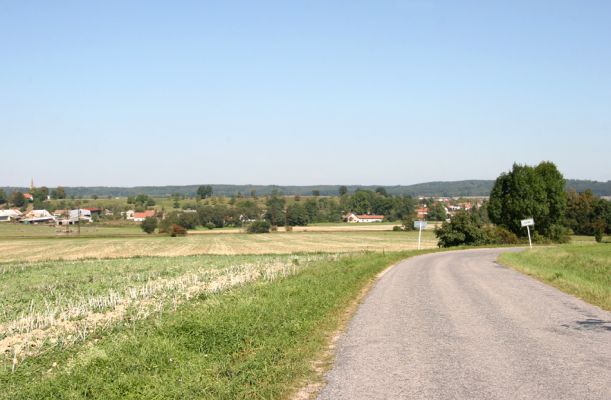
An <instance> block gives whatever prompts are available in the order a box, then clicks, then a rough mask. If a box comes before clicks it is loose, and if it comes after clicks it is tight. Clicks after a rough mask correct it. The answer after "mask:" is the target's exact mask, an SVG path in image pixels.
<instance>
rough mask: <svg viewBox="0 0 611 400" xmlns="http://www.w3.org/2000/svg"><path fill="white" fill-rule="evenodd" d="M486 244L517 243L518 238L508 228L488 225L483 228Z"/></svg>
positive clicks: (518, 241)
mask: <svg viewBox="0 0 611 400" xmlns="http://www.w3.org/2000/svg"><path fill="white" fill-rule="evenodd" d="M484 232H485V234H486V242H487V243H488V244H518V243H520V239H519V238H518V236H517V235H516V234H515V233H513V232H511V231H510V230H508V229H506V228H503V227H502V226H496V225H490V226H488V227H486V228H484Z"/></svg>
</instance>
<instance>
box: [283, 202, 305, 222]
mask: <svg viewBox="0 0 611 400" xmlns="http://www.w3.org/2000/svg"><path fill="white" fill-rule="evenodd" d="M307 224H308V213H307V211H306V208H305V207H304V206H303V205H302V204H301V203H293V204H291V205H289V206H288V207H287V208H286V225H288V226H305V225H307Z"/></svg>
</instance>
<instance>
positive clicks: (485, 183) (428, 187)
mask: <svg viewBox="0 0 611 400" xmlns="http://www.w3.org/2000/svg"><path fill="white" fill-rule="evenodd" d="M493 184H494V181H493V180H464V181H453V182H441V181H440V182H426V183H418V184H415V185H396V186H383V187H384V188H385V189H386V191H387V192H388V193H389V194H392V195H402V194H405V195H411V196H444V197H455V196H488V194H489V193H490V190H491V189H492V185H493ZM198 186H199V185H186V186H136V187H110V186H75V187H66V188H65V189H66V193H67V194H68V195H69V196H76V197H92V196H94V195H95V196H98V197H107V196H112V197H126V196H134V195H137V194H140V193H144V194H147V195H149V196H154V197H167V196H171V195H172V194H175V193H179V194H181V195H187V196H192V195H194V194H195V192H196V191H197V187H198ZM211 186H212V189H213V191H214V194H215V195H219V196H233V195H237V194H238V193H241V194H243V195H245V196H249V195H250V194H251V192H252V191H253V190H254V191H255V192H256V193H257V195H260V196H264V195H268V194H271V193H272V192H273V191H274V190H276V191H278V192H280V193H282V194H285V195H289V196H292V195H300V196H307V195H311V194H312V191H314V190H318V191H319V192H320V194H321V195H322V196H331V195H337V193H338V191H339V187H340V186H339V185H309V186H278V185H211ZM345 186H346V187H347V188H348V190H349V192H351V193H352V192H354V191H356V190H358V189H366V190H375V189H376V188H378V187H380V185H345ZM566 187H567V190H571V189H574V190H577V191H578V192H582V191H584V190H586V189H591V190H592V192H594V194H596V195H597V196H611V181H607V182H599V181H591V180H579V179H568V180H567V181H566ZM2 189H4V190H5V192H6V193H7V194H10V193H11V192H13V191H15V190H20V191H24V192H26V191H27V190H28V189H27V188H24V187H3V188H2Z"/></svg>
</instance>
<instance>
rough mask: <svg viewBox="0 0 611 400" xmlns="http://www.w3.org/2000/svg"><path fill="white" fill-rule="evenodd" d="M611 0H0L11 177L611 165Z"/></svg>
mask: <svg viewBox="0 0 611 400" xmlns="http://www.w3.org/2000/svg"><path fill="white" fill-rule="evenodd" d="M610 21H611V1H608V0H600V1H594V0H586V1H583V0H575V1H563V0H550V1H543V0H537V1H532V0H529V1H513V0H512V1H494V0H482V1H468V0H461V1H455V0H448V1H435V0H430V1H425V0H414V1H399V0H396V1H354V0H353V1H330V0H324V1H301V2H300V1H273V2H270V1H227V0H223V1H215V2H212V1H192V2H190V1H164V2H161V1H160V2H156V1H150V0H148V1H140V2H138V1H124V0H121V1H99V2H90V1H80V0H75V1H48V0H45V1H17V0H0V136H1V139H2V141H1V143H2V144H1V149H2V151H1V152H0V186H4V185H19V186H24V185H27V184H28V183H29V181H30V178H31V177H34V179H35V181H36V183H37V184H38V185H47V186H55V185H67V186H71V185H87V186H92V185H117V186H121V185H123V186H135V185H165V184H195V183H236V184H243V183H254V184H270V183H275V184H411V183H417V182H425V181H431V180H459V179H491V178H495V177H496V176H497V175H498V174H499V173H500V172H502V171H506V170H508V169H510V168H511V165H512V163H513V162H514V161H517V162H519V163H529V164H534V163H538V162H539V161H541V160H551V161H554V162H555V163H556V164H557V165H558V167H559V168H560V170H561V171H562V172H563V173H564V175H565V177H567V178H587V179H597V180H608V179H611V22H610Z"/></svg>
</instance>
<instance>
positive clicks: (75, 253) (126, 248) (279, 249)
mask: <svg viewBox="0 0 611 400" xmlns="http://www.w3.org/2000/svg"><path fill="white" fill-rule="evenodd" d="M417 241H418V232H387V231H386V232H385V231H383V232H290V233H282V232H278V233H270V234H257V235H249V234H218V235H187V236H185V237H174V238H173V237H168V236H157V235H155V236H145V237H130V238H101V237H100V238H40V239H39V238H31V239H19V240H17V239H15V240H0V262H7V261H16V260H22V261H41V260H58V259H62V260H77V259H84V258H122V257H133V256H185V255H197V254H218V255H238V254H288V253H296V252H297V253H298V252H355V251H404V250H413V249H416V248H417ZM435 247H437V240H436V239H435V237H434V233H433V232H431V231H425V232H423V233H422V248H435Z"/></svg>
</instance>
